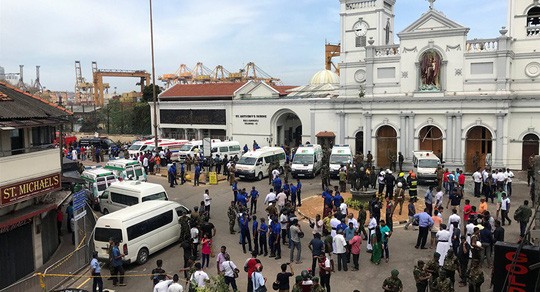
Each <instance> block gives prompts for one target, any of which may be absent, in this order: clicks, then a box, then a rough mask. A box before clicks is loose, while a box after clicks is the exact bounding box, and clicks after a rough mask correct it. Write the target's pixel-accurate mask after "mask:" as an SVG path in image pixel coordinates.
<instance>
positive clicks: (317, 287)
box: [311, 277, 326, 292]
mask: <svg viewBox="0 0 540 292" xmlns="http://www.w3.org/2000/svg"><path fill="white" fill-rule="evenodd" d="M312 281H313V287H312V288H311V292H325V291H326V290H325V289H324V287H323V286H322V285H321V284H319V277H313V279H312Z"/></svg>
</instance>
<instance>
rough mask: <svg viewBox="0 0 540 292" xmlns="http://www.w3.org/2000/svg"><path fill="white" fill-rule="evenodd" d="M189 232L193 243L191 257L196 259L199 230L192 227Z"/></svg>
mask: <svg viewBox="0 0 540 292" xmlns="http://www.w3.org/2000/svg"><path fill="white" fill-rule="evenodd" d="M189 232H190V234H191V242H192V243H193V256H195V257H196V256H197V254H198V251H197V248H198V246H199V229H197V227H195V226H193V227H191V230H190V231H189Z"/></svg>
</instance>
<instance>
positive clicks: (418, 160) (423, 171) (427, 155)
mask: <svg viewBox="0 0 540 292" xmlns="http://www.w3.org/2000/svg"><path fill="white" fill-rule="evenodd" d="M439 165H441V160H440V159H439V157H437V155H435V154H433V152H432V151H413V166H414V169H413V171H414V172H415V173H416V177H417V179H418V182H419V183H420V182H425V183H437V167H439Z"/></svg>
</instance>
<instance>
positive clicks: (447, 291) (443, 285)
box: [431, 277, 454, 292]
mask: <svg viewBox="0 0 540 292" xmlns="http://www.w3.org/2000/svg"><path fill="white" fill-rule="evenodd" d="M434 285H435V289H432V290H431V291H438V292H453V291H454V289H453V288H452V282H450V279H448V278H445V277H444V278H443V277H439V278H437V280H435V283H434Z"/></svg>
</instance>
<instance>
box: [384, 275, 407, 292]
mask: <svg viewBox="0 0 540 292" xmlns="http://www.w3.org/2000/svg"><path fill="white" fill-rule="evenodd" d="M384 286H386V287H388V288H389V289H390V290H386V291H392V292H399V291H403V284H402V283H401V280H400V279H399V278H398V277H397V276H391V277H388V278H386V279H385V280H384V282H383V287H384Z"/></svg>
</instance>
